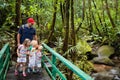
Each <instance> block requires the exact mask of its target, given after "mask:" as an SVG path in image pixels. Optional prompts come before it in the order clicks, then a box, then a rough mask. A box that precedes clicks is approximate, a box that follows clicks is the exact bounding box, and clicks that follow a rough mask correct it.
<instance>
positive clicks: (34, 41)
mask: <svg viewBox="0 0 120 80" xmlns="http://www.w3.org/2000/svg"><path fill="white" fill-rule="evenodd" d="M30 44H31V45H32V46H36V45H38V42H37V41H36V40H32V41H31V43H30Z"/></svg>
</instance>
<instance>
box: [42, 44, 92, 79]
mask: <svg viewBox="0 0 120 80" xmlns="http://www.w3.org/2000/svg"><path fill="white" fill-rule="evenodd" d="M42 45H43V57H42V64H43V67H45V68H46V70H47V72H48V73H49V75H50V76H51V78H52V80H56V74H58V75H59V76H60V77H61V80H67V79H66V77H65V75H64V74H62V72H60V70H59V69H58V68H57V67H56V61H57V59H58V60H60V61H61V62H62V64H64V65H65V66H67V67H68V68H69V69H70V70H72V71H73V72H74V73H75V74H76V75H78V76H79V77H80V78H81V79H82V80H94V79H93V78H91V77H90V76H89V75H88V74H86V73H85V72H83V71H82V70H81V69H79V68H78V67H76V66H75V65H74V64H72V63H71V62H70V61H69V60H67V59H65V58H64V57H62V56H61V55H60V54H59V53H57V52H55V51H54V50H53V49H52V48H50V47H49V46H47V45H46V44H44V43H43V44H42ZM44 49H46V50H47V51H49V52H50V53H51V54H52V61H51V60H50V59H49V58H48V57H47V56H46V55H45V54H44V52H45V50H44ZM45 60H47V61H48V62H49V63H50V64H51V65H52V70H50V69H49V68H48V67H47V65H46V64H45Z"/></svg>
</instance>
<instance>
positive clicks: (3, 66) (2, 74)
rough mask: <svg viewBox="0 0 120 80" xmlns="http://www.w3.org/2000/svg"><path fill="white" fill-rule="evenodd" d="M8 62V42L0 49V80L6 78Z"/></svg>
mask: <svg viewBox="0 0 120 80" xmlns="http://www.w3.org/2000/svg"><path fill="white" fill-rule="evenodd" d="M9 62H10V47H9V44H8V43H7V44H5V45H4V47H3V48H2V49H1V51H0V80H6V74H7V71H8V67H9Z"/></svg>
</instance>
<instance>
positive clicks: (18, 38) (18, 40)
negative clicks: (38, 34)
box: [17, 33, 21, 46]
mask: <svg viewBox="0 0 120 80" xmlns="http://www.w3.org/2000/svg"><path fill="white" fill-rule="evenodd" d="M20 36H21V35H20V34H19V33H18V34H17V45H18V46H19V45H20Z"/></svg>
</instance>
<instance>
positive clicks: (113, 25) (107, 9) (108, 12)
mask: <svg viewBox="0 0 120 80" xmlns="http://www.w3.org/2000/svg"><path fill="white" fill-rule="evenodd" d="M105 4H106V11H107V14H108V17H109V19H110V22H111V24H112V27H113V28H115V27H116V25H115V23H114V21H113V19H112V16H111V14H110V10H109V6H108V1H107V0H105Z"/></svg>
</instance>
